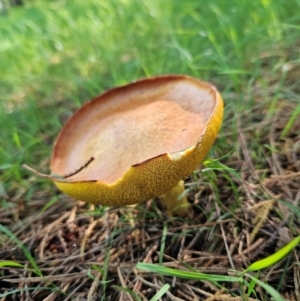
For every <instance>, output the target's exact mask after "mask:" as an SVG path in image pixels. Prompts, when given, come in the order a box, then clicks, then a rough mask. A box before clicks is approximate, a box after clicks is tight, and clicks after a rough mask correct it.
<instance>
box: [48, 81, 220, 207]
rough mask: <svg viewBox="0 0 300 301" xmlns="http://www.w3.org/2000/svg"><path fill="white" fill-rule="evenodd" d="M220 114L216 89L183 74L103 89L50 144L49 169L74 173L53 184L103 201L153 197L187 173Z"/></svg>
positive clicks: (209, 142) (83, 197)
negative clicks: (78, 170)
mask: <svg viewBox="0 0 300 301" xmlns="http://www.w3.org/2000/svg"><path fill="white" fill-rule="evenodd" d="M222 116H223V102H222V99H221V97H220V95H219V93H218V92H217V90H216V89H215V88H214V87H213V86H211V85H210V84H208V83H204V82H201V81H198V80H196V79H193V78H191V77H186V76H161V77H155V78H152V79H143V80H139V81H137V82H135V83H132V84H129V85H126V86H122V87H118V88H115V89H112V90H110V91H107V92H106V93H104V94H102V95H100V96H98V97H96V98H95V99H93V100H92V101H90V102H88V103H86V104H85V105H84V106H82V107H81V108H80V109H79V110H78V111H77V112H76V113H75V114H74V115H73V116H72V117H71V119H70V120H69V121H68V122H67V124H66V125H65V126H64V128H63V129H62V131H61V133H60V134H59V136H58V139H57V141H56V143H55V147H54V151H53V155H52V160H51V171H52V172H53V173H54V174H58V175H65V174H70V173H72V172H74V171H75V170H76V169H78V168H79V167H80V166H83V165H85V164H86V162H87V161H88V160H89V159H90V158H91V157H93V158H94V161H93V162H91V163H90V164H89V165H88V166H87V167H85V168H83V169H82V170H81V171H80V172H78V173H75V174H74V175H73V176H70V177H68V178H67V179H66V180H65V181H56V185H57V186H58V187H59V188H60V189H61V190H62V191H64V192H66V193H67V194H69V195H71V196H73V197H75V198H77V199H81V200H83V201H87V202H91V203H96V204H103V205H109V206H117V205H126V204H135V203H137V202H142V201H145V200H147V199H149V198H152V197H155V196H158V195H160V194H162V193H164V192H165V191H167V190H169V189H170V188H172V187H173V186H175V185H176V184H177V182H178V181H179V180H181V179H183V178H185V177H186V176H188V175H189V174H191V173H192V172H193V170H194V169H195V168H196V167H197V166H198V165H199V163H200V162H201V161H202V160H203V159H204V157H205V156H206V154H207V152H208V151H209V149H210V147H211V146H212V144H213V142H214V140H215V138H216V136H217V133H218V131H219V128H220V126H221V122H222Z"/></svg>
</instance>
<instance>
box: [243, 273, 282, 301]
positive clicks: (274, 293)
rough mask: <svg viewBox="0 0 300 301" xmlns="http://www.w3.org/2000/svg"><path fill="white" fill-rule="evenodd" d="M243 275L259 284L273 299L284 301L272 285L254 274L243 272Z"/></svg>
mask: <svg viewBox="0 0 300 301" xmlns="http://www.w3.org/2000/svg"><path fill="white" fill-rule="evenodd" d="M245 275H246V276H248V277H249V278H250V279H251V280H253V281H254V282H255V283H256V284H258V285H259V286H261V287H262V288H263V289H264V290H265V291H266V292H267V293H269V294H270V295H271V296H272V297H273V300H275V301H285V300H284V299H283V298H282V297H281V296H280V294H279V293H278V292H277V291H276V290H275V289H274V288H273V287H272V286H270V285H268V284H267V283H264V282H262V281H261V280H259V279H257V278H256V277H254V276H251V275H249V274H245Z"/></svg>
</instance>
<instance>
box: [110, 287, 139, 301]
mask: <svg viewBox="0 0 300 301" xmlns="http://www.w3.org/2000/svg"><path fill="white" fill-rule="evenodd" d="M112 287H113V288H116V289H118V290H120V291H124V292H126V293H127V294H129V295H131V296H132V297H134V298H135V300H136V301H142V299H141V298H140V297H139V295H138V294H137V293H135V292H133V291H132V290H130V289H128V288H126V287H122V286H118V285H112Z"/></svg>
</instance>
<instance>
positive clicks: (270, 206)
mask: <svg viewBox="0 0 300 301" xmlns="http://www.w3.org/2000/svg"><path fill="white" fill-rule="evenodd" d="M276 107H277V109H276V113H275V114H273V115H272V117H270V118H267V117H266V116H267V113H268V112H267V110H268V107H266V104H265V103H264V102H259V101H257V105H256V106H254V108H253V109H252V110H251V111H246V112H244V113H243V114H242V115H241V116H240V119H241V120H243V125H242V124H241V123H240V128H239V129H238V132H239V135H238V139H239V143H238V145H239V148H238V149H236V150H235V151H234V153H232V154H231V155H230V157H228V158H227V159H226V162H225V164H226V165H227V166H229V167H232V168H234V169H236V171H237V172H238V173H239V174H240V175H241V178H240V179H239V178H235V177H233V176H231V177H228V176H226V174H225V176H224V173H221V172H217V171H216V172H214V173H213V175H214V178H213V180H210V181H209V182H208V183H207V184H206V185H202V184H199V183H202V182H204V181H206V182H207V180H206V178H205V177H204V175H206V176H207V174H205V173H201V172H200V171H198V172H196V173H195V175H196V176H197V177H195V175H194V177H193V178H190V179H188V180H187V181H186V186H187V187H188V188H189V200H190V202H191V203H192V204H193V206H192V208H193V209H192V212H191V214H190V216H189V218H188V219H186V220H184V221H183V220H180V219H173V220H167V219H166V217H165V215H164V213H163V212H161V211H160V209H159V206H156V205H155V204H156V203H153V202H151V201H149V202H147V203H145V204H141V205H139V206H137V207H136V208H134V207H129V208H112V209H107V210H106V211H104V212H103V209H101V208H100V209H97V208H94V207H93V206H89V205H86V204H84V203H81V202H74V201H73V200H71V199H69V198H68V197H66V196H61V195H59V201H58V202H56V203H55V204H53V205H52V206H50V208H48V209H47V210H45V211H43V210H42V209H43V208H44V206H45V205H46V202H47V201H48V200H49V199H50V197H51V195H49V192H47V191H41V194H40V195H37V194H35V195H34V197H33V199H32V201H31V202H30V203H25V202H24V201H23V198H22V192H19V193H17V191H16V193H15V196H14V198H13V202H11V203H10V204H11V208H10V210H5V211H4V212H2V213H1V215H0V220H1V223H2V224H3V225H5V226H6V227H7V228H8V229H10V231H12V232H13V233H14V234H15V235H16V236H17V237H18V238H19V239H20V240H21V241H22V243H23V244H24V245H25V246H26V247H27V248H28V249H29V251H30V252H31V254H32V255H33V257H34V258H35V260H36V263H37V265H38V266H39V268H40V270H41V272H42V274H43V277H40V276H37V275H36V273H35V272H34V271H32V270H31V269H29V268H28V269H22V272H21V273H20V270H19V269H18V268H12V267H6V268H3V269H2V275H1V279H0V293H5V292H6V293H8V292H9V291H12V290H16V291H15V293H12V294H11V295H7V296H6V297H3V298H2V299H1V300H45V301H46V300H47V301H50V300H100V299H101V298H102V299H103V300H136V299H135V297H134V296H133V295H132V293H131V294H130V293H128V291H126V290H124V289H123V290H122V289H121V288H122V287H123V288H126V289H129V290H130V291H132V292H133V293H136V294H137V295H138V296H139V297H140V298H141V300H149V299H150V298H151V296H153V295H154V294H155V292H156V291H157V290H158V289H159V288H160V287H161V286H162V283H163V282H164V283H169V284H170V285H171V286H172V288H171V290H170V291H169V292H168V293H167V295H166V296H167V297H165V298H167V299H163V300H206V301H213V300H228V301H229V300H242V297H241V291H243V287H240V286H238V285H237V284H229V285H226V286H225V288H226V289H227V290H226V291H220V288H219V287H217V286H215V285H213V284H211V283H209V282H205V281H187V280H181V279H177V278H171V277H164V278H163V279H162V278H161V277H160V276H158V275H153V274H150V273H146V272H142V271H137V270H136V268H135V265H136V264H137V263H138V262H148V263H158V262H161V263H162V265H163V266H165V267H173V268H180V269H187V268H193V269H194V270H197V271H200V272H205V273H214V274H223V275H226V274H228V273H230V272H229V270H230V269H232V268H234V269H236V270H243V269H244V268H245V267H246V266H247V265H248V264H249V263H250V262H253V261H255V260H257V259H259V258H262V257H265V256H268V255H269V254H272V253H274V251H275V250H277V249H278V248H279V247H281V246H282V245H284V244H285V243H286V242H287V241H289V240H290V239H291V238H292V237H293V236H294V235H299V229H300V223H299V219H300V217H299V212H298V213H297V210H298V209H297V208H298V207H299V200H300V192H299V183H300V150H299V143H300V120H299V119H297V120H296V121H295V122H294V123H293V124H292V126H291V128H290V129H289V130H288V132H287V134H286V135H285V136H284V137H282V132H283V130H284V127H285V126H286V124H287V123H288V120H289V119H290V116H291V114H292V112H293V110H295V107H296V104H293V103H292V102H288V101H285V100H280V101H278V103H277V106H276ZM254 118H255V120H256V121H255V125H252V124H253V123H251V122H250V120H253V119H254ZM245 121H246V122H245ZM224 127H225V131H223V134H222V135H221V136H220V139H230V137H231V133H229V132H226V121H225V124H224ZM254 137H255V139H256V141H254ZM257 145H260V146H261V147H260V149H255V155H253V154H254V150H253V147H257ZM257 154H260V156H258V155H257ZM258 166H259V169H258ZM196 178H197V179H196ZM195 179H196V180H195ZM29 181H35V177H33V178H31V179H29ZM214 187H218V189H217V191H216V189H215V188H214ZM233 187H234V189H233ZM234 191H235V193H234ZM237 195H238V198H239V199H238V200H237V199H236V196H237ZM293 208H294V209H293ZM295 208H296V209H295ZM222 229H223V234H222ZM1 239H4V238H3V237H1ZM226 245H227V246H228V251H226ZM0 257H1V259H3V260H13V261H17V262H19V263H23V264H24V265H25V266H27V267H29V264H28V259H27V258H26V257H25V256H24V253H23V252H22V250H20V249H18V247H16V245H15V243H13V242H12V240H7V239H5V243H4V247H2V249H1V252H0ZM295 262H299V253H298V252H297V251H295V252H294V253H293V254H291V255H290V256H288V258H286V259H285V260H283V261H281V262H279V263H278V264H276V265H275V266H273V267H272V268H269V269H267V270H264V271H263V273H262V274H261V275H260V279H263V281H265V282H268V283H269V284H271V285H272V286H273V287H275V288H277V289H278V290H279V291H280V292H281V293H282V295H284V296H285V297H286V298H287V300H297V301H298V300H299V279H300V277H299V273H300V271H299V265H297V264H295ZM297 290H298V291H297ZM251 297H252V298H257V299H258V300H268V297H267V296H266V295H265V292H264V291H263V290H262V289H260V288H259V287H257V291H256V296H251ZM297 298H298V299H297ZM257 299H255V300H257ZM249 300H253V299H249Z"/></svg>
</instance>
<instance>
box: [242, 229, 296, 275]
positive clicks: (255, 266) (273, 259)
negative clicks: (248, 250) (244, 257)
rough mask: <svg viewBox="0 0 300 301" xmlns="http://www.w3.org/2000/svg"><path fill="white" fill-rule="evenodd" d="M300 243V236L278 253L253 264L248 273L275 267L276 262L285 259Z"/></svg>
mask: <svg viewBox="0 0 300 301" xmlns="http://www.w3.org/2000/svg"><path fill="white" fill-rule="evenodd" d="M299 243H300V235H299V236H297V237H296V238H294V239H293V240H292V241H290V242H289V243H288V244H287V245H285V246H284V247H283V248H281V249H280V250H278V251H277V252H276V253H274V254H272V255H270V256H268V257H266V258H263V259H261V260H258V261H256V262H254V263H252V264H251V265H250V266H249V267H248V268H247V269H246V272H248V271H258V270H262V269H265V268H267V267H269V266H271V265H274V264H275V263H276V262H278V261H279V260H281V259H282V258H284V257H285V256H286V255H287V254H288V253H289V252H291V251H292V250H293V249H294V248H295V247H296V246H297V245H298V244H299Z"/></svg>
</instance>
